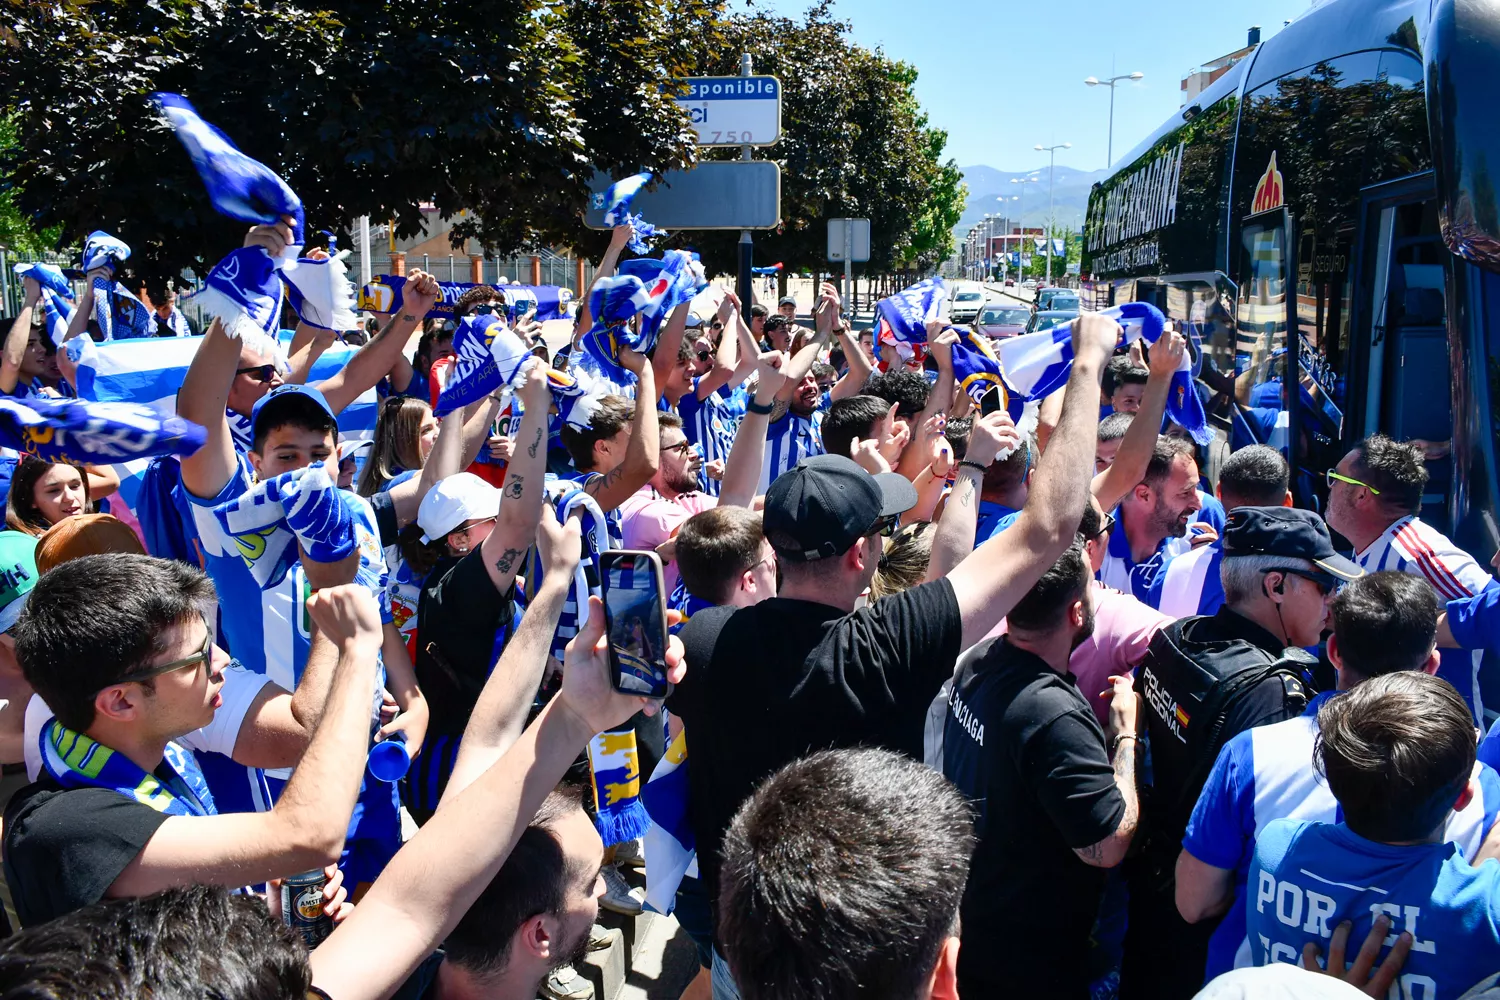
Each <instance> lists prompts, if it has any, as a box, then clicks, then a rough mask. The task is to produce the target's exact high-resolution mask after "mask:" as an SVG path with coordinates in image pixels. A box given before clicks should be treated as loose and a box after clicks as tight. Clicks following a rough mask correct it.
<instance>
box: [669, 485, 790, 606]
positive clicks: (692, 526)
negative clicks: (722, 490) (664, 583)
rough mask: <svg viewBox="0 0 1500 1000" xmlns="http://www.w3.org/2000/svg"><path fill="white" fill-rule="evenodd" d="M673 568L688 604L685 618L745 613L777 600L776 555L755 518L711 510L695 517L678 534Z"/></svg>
mask: <svg viewBox="0 0 1500 1000" xmlns="http://www.w3.org/2000/svg"><path fill="white" fill-rule="evenodd" d="M676 556H677V569H678V572H680V573H681V574H682V584H683V587H684V588H685V589H686V590H687V594H688V598H689V601H688V603H687V605H686V606H685V607H683V608H681V610H682V611H683V613H684V614H685V615H687V616H688V617H689V618H691V617H692V615H693V614H695V613H697V612H698V611H701V610H703V609H704V608H710V607H720V606H723V605H733V606H734V607H737V608H748V607H749V606H750V605H752V604H759V603H760V602H761V601H764V600H765V599H766V598H768V597H775V596H776V551H775V550H774V549H772V548H771V543H770V542H768V541H766V537H765V533H764V532H763V530H762V528H761V516H760V514H759V513H757V512H755V511H751V510H747V509H745V508H744V507H715V508H713V509H712V510H705V511H703V512H701V513H698V514H694V515H693V516H692V517H690V518H688V519H687V520H686V521H684V522H683V523H682V528H681V529H680V530H679V531H678V532H677V546H676Z"/></svg>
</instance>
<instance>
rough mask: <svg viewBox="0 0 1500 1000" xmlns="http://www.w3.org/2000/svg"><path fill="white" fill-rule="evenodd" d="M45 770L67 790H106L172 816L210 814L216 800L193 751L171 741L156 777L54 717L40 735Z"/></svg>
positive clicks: (212, 812)
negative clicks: (161, 770) (162, 775)
mask: <svg viewBox="0 0 1500 1000" xmlns="http://www.w3.org/2000/svg"><path fill="white" fill-rule="evenodd" d="M37 739H38V743H39V745H40V749H41V754H42V768H43V770H45V771H46V772H47V774H49V775H50V776H51V777H52V780H54V781H56V782H57V783H58V784H59V785H61V786H62V787H63V788H70V789H71V788H104V789H108V790H109V791H112V792H117V793H119V794H120V795H123V796H124V797H125V798H127V799H130V800H131V801H132V802H139V803H140V804H141V805H143V806H150V807H151V808H152V809H155V810H156V811H157V812H159V813H165V814H166V815H168V816H212V815H214V814H215V810H214V798H213V795H212V794H210V793H209V790H208V783H207V782H205V781H204V780H203V772H202V771H200V770H199V769H198V762H197V760H196V759H194V757H193V755H192V753H191V752H189V751H187V750H184V749H183V748H182V747H179V746H178V745H177V744H175V743H168V744H167V747H166V752H165V753H164V754H163V759H162V763H163V764H164V765H165V767H164V769H165V770H166V771H167V774H166V775H165V776H164V777H158V776H157V775H156V774H151V773H148V772H147V771H145V770H144V769H142V768H141V766H140V765H139V764H137V763H136V762H135V761H133V760H131V759H130V758H129V757H126V756H125V755H124V754H122V753H120V752H119V751H116V750H111V749H110V748H109V747H107V746H104V745H103V744H101V743H96V742H94V741H93V740H91V739H89V738H88V737H87V736H85V735H83V734H82V733H76V732H74V731H73V730H71V729H69V728H68V727H67V726H64V725H63V724H62V723H61V722H58V721H57V720H56V719H53V720H52V721H50V722H48V723H47V724H46V725H45V726H43V727H42V731H41V734H40V735H39V736H38V738H37Z"/></svg>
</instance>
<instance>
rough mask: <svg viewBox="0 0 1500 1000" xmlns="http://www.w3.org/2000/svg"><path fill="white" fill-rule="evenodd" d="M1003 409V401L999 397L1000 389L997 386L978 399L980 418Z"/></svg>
mask: <svg viewBox="0 0 1500 1000" xmlns="http://www.w3.org/2000/svg"><path fill="white" fill-rule="evenodd" d="M1003 409H1005V400H1004V399H1003V398H1002V397H1001V395H1000V387H999V386H998V385H997V386H995V388H993V389H991V390H990V391H989V392H987V393H985V394H984V395H983V396H980V397H979V413H980V415H981V416H986V417H987V416H989V415H990V414H991V413H994V412H995V411H996V410H1003Z"/></svg>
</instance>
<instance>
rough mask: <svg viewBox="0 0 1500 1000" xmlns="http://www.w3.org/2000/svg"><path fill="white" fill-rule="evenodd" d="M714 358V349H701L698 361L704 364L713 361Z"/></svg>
mask: <svg viewBox="0 0 1500 1000" xmlns="http://www.w3.org/2000/svg"><path fill="white" fill-rule="evenodd" d="M712 359H713V352H712V351H699V352H698V361H699V362H700V363H702V364H708V362H709V361H711V360H712Z"/></svg>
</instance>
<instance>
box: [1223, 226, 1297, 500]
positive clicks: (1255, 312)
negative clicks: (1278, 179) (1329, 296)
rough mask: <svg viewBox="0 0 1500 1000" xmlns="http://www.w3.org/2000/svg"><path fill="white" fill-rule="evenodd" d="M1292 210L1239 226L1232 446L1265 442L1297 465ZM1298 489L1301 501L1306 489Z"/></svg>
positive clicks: (1235, 448) (1295, 482) (1235, 447)
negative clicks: (1291, 358)
mask: <svg viewBox="0 0 1500 1000" xmlns="http://www.w3.org/2000/svg"><path fill="white" fill-rule="evenodd" d="M1291 228H1292V224H1291V216H1290V214H1289V213H1288V212H1286V211H1285V210H1284V209H1282V210H1277V211H1271V212H1264V213H1261V214H1260V215H1253V216H1251V217H1250V218H1248V219H1246V220H1245V221H1244V223H1242V225H1241V227H1240V248H1239V266H1238V268H1237V270H1236V274H1235V276H1236V277H1237V278H1238V279H1239V298H1238V299H1237V300H1236V302H1235V324H1234V326H1235V344H1234V373H1235V382H1234V403H1235V405H1234V412H1233V414H1232V426H1231V429H1230V447H1231V448H1232V449H1233V450H1236V451H1237V450H1239V449H1240V448H1243V447H1245V446H1246V445H1250V444H1264V445H1269V446H1270V447H1272V448H1275V449H1276V450H1278V451H1280V452H1281V453H1282V454H1283V455H1285V456H1286V457H1287V462H1288V464H1290V465H1291V467H1292V469H1293V470H1296V469H1297V462H1296V458H1295V456H1294V455H1293V454H1292V450H1291V447H1290V444H1291V442H1292V440H1293V435H1294V433H1295V429H1294V427H1293V423H1294V418H1295V415H1294V414H1293V413H1292V412H1291V411H1290V410H1289V408H1288V406H1287V392H1286V388H1285V382H1286V372H1287V364H1286V359H1287V327H1288V318H1289V315H1290V313H1291V308H1292V306H1291V304H1290V303H1289V301H1288V297H1289V296H1290V295H1292V294H1294V291H1295V289H1294V286H1293V283H1292V281H1291V275H1292V266H1293V262H1292V257H1293V253H1292V242H1291V238H1292V233H1291ZM1298 479H1300V477H1298V476H1294V482H1293V494H1294V495H1295V496H1296V498H1297V501H1298V502H1299V503H1304V502H1306V500H1307V491H1306V490H1303V489H1299V488H1298V482H1297V480H1298Z"/></svg>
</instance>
